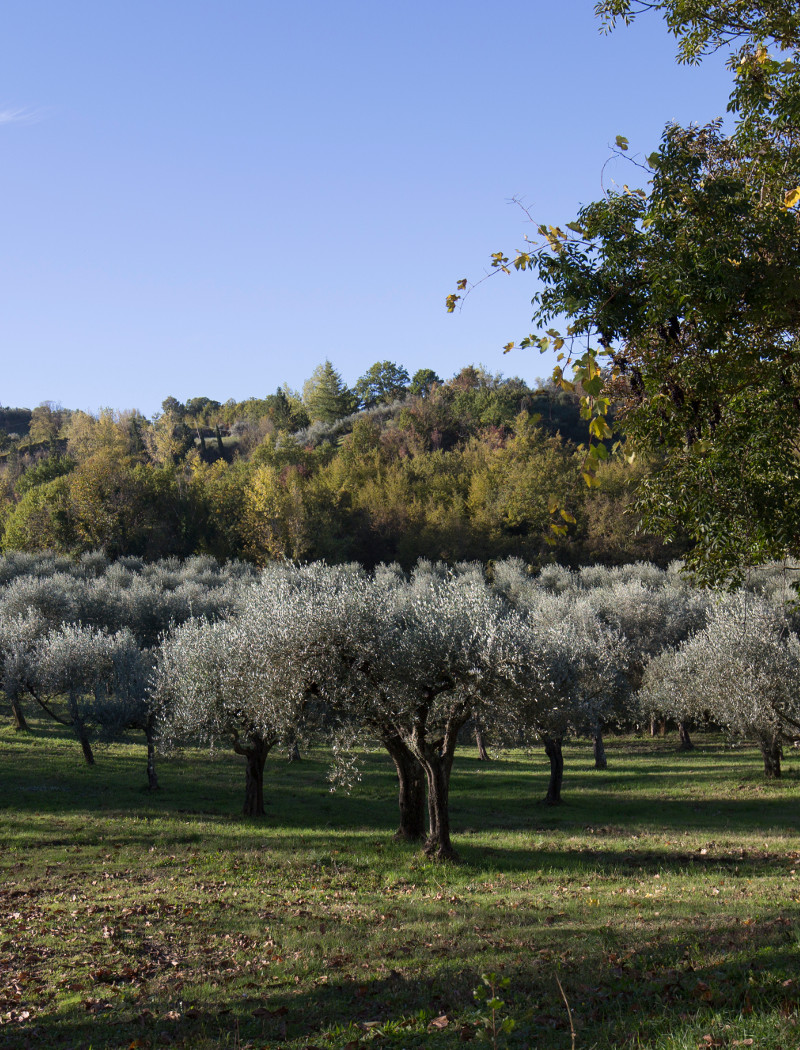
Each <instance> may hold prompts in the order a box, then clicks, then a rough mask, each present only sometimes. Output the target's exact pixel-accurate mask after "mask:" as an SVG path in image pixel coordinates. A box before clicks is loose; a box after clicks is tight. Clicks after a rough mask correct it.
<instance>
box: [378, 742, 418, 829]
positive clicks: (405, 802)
mask: <svg viewBox="0 0 800 1050" xmlns="http://www.w3.org/2000/svg"><path fill="white" fill-rule="evenodd" d="M383 746H384V747H385V748H386V750H387V751H388V752H389V754H390V755H391V756H392V761H393V762H394V768H395V769H396V770H397V789H398V790H397V801H398V804H399V806H400V827H399V828H398V829H397V831H396V832H395V838H397V839H404V840H405V841H407V842H417V841H419V840H420V839H422V838H424V837H425V771H424V770H423V768H422V766H421V765H420V764H419V762H418V761H417V759H416V758H415V757H414V755H413V754H412V753H411V751H409V749H408V748H407V747H406V745H405V744H404V743H403V741H402V740H401V738H400V737H399V736H396V735H395V736H390V735H386V736H384V738H383Z"/></svg>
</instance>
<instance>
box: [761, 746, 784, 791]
mask: <svg viewBox="0 0 800 1050" xmlns="http://www.w3.org/2000/svg"><path fill="white" fill-rule="evenodd" d="M758 743H759V746H760V747H761V754H762V755H763V756H764V776H765V777H767V779H768V780H779V779H780V776H781V758H782V757H783V748H782V747H781V741H780V737H778V736H762V737H761V739H760V740H759V742H758Z"/></svg>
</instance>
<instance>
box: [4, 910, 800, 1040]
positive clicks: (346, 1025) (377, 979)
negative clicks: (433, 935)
mask: <svg viewBox="0 0 800 1050" xmlns="http://www.w3.org/2000/svg"><path fill="white" fill-rule="evenodd" d="M552 932H553V934H554V936H551V937H550V938H549V940H548V941H547V942H545V943H546V944H547V946H546V947H544V948H543V947H541V944H542V943H543V942H542V939H541V937H540V935H539V932H538V931H537V930H535V929H532V930H531V931H530V935H529V941H528V943H527V944H526V943H522V944H521V943H515V944H513V945H511V944H509V945H499V946H498V945H495V946H492V947H491V948H489V949H488V950H487V952H486V954H485V956H484V957H483V958H482V960H481V961H480V963H479V964H478V965H474V964H470V965H467V966H465V965H464V962H463V959H461V958H460V957H459V955H458V953H457V952H451V953H449V954H447V955H439V956H438V957H437V958H435V959H431V960H430V964H429V965H428V966H427V967H424V968H422V969H421V970H420V971H419V972H417V973H414V974H408V973H404V972H402V963H399V964H398V965H399V966H400V969H398V970H393V971H390V972H388V973H385V974H383V975H380V976H374V975H373V976H364V975H363V974H362V973H360V972H359V970H360V960H350V961H349V962H346V963H344V964H343V965H341V966H338V967H337V968H336V969H332V970H330V971H329V972H327V973H324V974H322V975H321V976H320V977H318V978H316V980H315V981H314V982H313V983H312V981H308V980H307V981H305V982H303V983H302V984H300V985H296V984H295V982H294V981H293V980H291V979H289V980H285V981H282V982H274V981H270V980H269V978H266V977H265V979H264V980H263V981H261V982H258V981H249V982H245V983H242V982H238V983H236V985H235V986H233V985H231V986H228V987H226V986H225V984H224V982H221V983H220V985H219V986H218V987H212V988H211V989H209V987H208V986H207V985H206V986H205V987H203V988H202V989H197V990H196V989H195V988H194V987H193V986H192V984H191V982H190V981H185V982H181V983H180V984H179V983H177V982H176V983H175V984H174V985H172V986H170V985H169V984H167V985H166V986H163V987H162V988H161V990H160V992H159V994H156V995H151V996H148V997H147V998H146V1000H145V999H143V998H140V999H139V1000H138V1001H129V1002H127V1003H122V1002H120V995H121V993H122V992H123V991H124V987H123V985H122V984H121V983H120V982H116V981H115V979H114V975H113V974H109V975H108V976H107V977H106V978H104V980H103V981H102V982H100V983H98V984H97V985H96V986H95V987H94V988H93V989H92V990H91V991H90V992H89V993H87V995H86V998H85V999H83V1000H82V1001H80V1002H75V1003H74V1004H73V1005H71V1006H69V1007H63V1008H62V1009H61V1011H60V1012H59V1013H57V1014H56V1013H48V1012H47V1010H43V1011H41V1012H39V1013H35V1014H34V1016H33V1017H31V1018H28V1019H24V1020H18V1019H12V1020H7V1021H6V1023H5V1024H4V1025H3V1027H0V1046H2V1047H3V1048H4V1050H23V1048H24V1050H30V1048H31V1047H42V1048H49V1047H53V1048H55V1047H69V1048H70V1050H79V1048H80V1050H88V1048H89V1047H90V1046H91V1047H92V1050H103V1048H105V1050H109V1048H112V1047H113V1048H122V1047H130V1046H132V1045H133V1046H136V1047H152V1046H159V1045H172V1046H180V1047H186V1048H189V1047H192V1048H198V1047H212V1046H213V1047H217V1046H228V1045H230V1046H234V1045H236V1046H241V1045H247V1044H248V1041H249V1042H250V1043H251V1044H252V1045H254V1046H259V1047H267V1046H269V1047H279V1046H284V1045H286V1044H287V1043H288V1042H290V1041H294V1040H297V1041H298V1044H297V1045H299V1046H309V1045H317V1044H318V1043H319V1042H321V1041H322V1040H325V1041H326V1045H332V1046H334V1047H341V1046H345V1045H347V1044H350V1045H352V1044H353V1042H354V1041H355V1042H356V1043H358V1041H359V1037H361V1038H364V1039H366V1037H367V1034H368V1033H371V1035H372V1036H374V1035H375V1030H376V1029H377V1030H379V1033H380V1035H381V1036H382V1039H381V1041H380V1045H382V1046H398V1047H399V1046H409V1045H414V1046H421V1045H427V1042H428V1040H433V1038H434V1037H435V1043H436V1045H437V1046H438V1047H450V1046H456V1045H461V1043H462V1042H464V1041H466V1040H468V1039H470V1038H471V1037H472V1036H473V1035H474V1034H475V1033H476V1020H477V1017H476V1011H475V1009H474V1001H473V995H472V992H473V989H474V988H475V987H476V986H477V985H478V984H479V983H480V979H481V977H480V975H481V972H482V970H485V969H492V970H498V971H500V972H502V973H503V974H504V975H506V976H508V977H509V979H510V984H509V988H508V990H507V991H504V992H503V996H504V998H505V999H506V1000H507V1003H508V1006H507V1008H506V1011H505V1012H507V1013H508V1014H509V1015H510V1016H513V1017H514V1018H515V1020H516V1022H517V1028H516V1029H515V1031H514V1033H513V1034H512V1035H511V1037H510V1038H509V1039H508V1040H507V1043H506V1045H508V1046H510V1047H529V1046H532V1045H542V1044H541V1039H542V1036H543V1033H544V1032H547V1033H548V1034H547V1036H546V1045H547V1047H548V1050H561V1048H566V1047H568V1046H570V1033H569V1026H568V1021H567V1016H566V1011H565V1009H564V1007H563V1003H562V1000H561V998H560V994H559V992H558V987H557V984H556V975H558V977H559V979H560V980H561V983H562V985H563V987H564V990H565V993H566V995H567V998H568V1000H569V1002H570V1004H571V1009H572V1014H573V1019H574V1023H575V1027H576V1029H577V1032H578V1034H579V1038H580V1043H579V1045H581V1046H591V1047H597V1048H598V1050H605V1048H609V1050H610V1048H612V1047H620V1046H623V1045H626V1044H627V1043H629V1042H630V1043H633V1042H636V1040H637V1039H638V1040H639V1042H638V1043H636V1045H647V1044H648V1041H649V1040H652V1039H654V1038H655V1037H656V1036H658V1035H662V1034H664V1033H666V1032H671V1033H672V1034H673V1036H674V1035H675V1033H676V1032H680V1031H681V1030H685V1031H687V1032H690V1033H693V1038H694V1040H695V1042H696V1041H697V1039H698V1038H702V1033H703V1032H704V1031H707V1030H708V1029H709V1027H713V1026H716V1027H717V1028H719V1027H720V1026H721V1025H723V1024H725V1023H733V1024H736V1023H741V1022H742V1019H743V1018H745V1019H746V1020H749V1021H750V1022H751V1023H753V1024H756V1023H758V1021H759V1019H761V1018H767V1019H768V1020H769V1019H770V1018H772V1019H773V1022H774V1023H782V1024H785V1025H786V1026H788V1027H790V1028H795V1030H796V1025H797V1012H798V981H797V973H798V963H799V962H800V951H799V950H798V936H797V926H796V925H795V924H794V923H793V922H792V920H790V919H788V918H786V917H785V916H783V915H780V914H773V915H771V916H769V917H767V918H764V919H763V920H762V921H760V922H759V923H757V924H752V925H749V926H746V925H744V924H742V923H729V924H717V925H711V926H708V927H704V925H703V923H702V922H698V923H697V925H696V926H695V928H694V929H693V930H691V931H687V932H686V933H685V934H684V935H683V936H678V937H675V936H674V930H670V931H668V932H662V933H661V934H660V935H658V936H656V937H655V938H649V939H647V940H643V941H642V942H641V943H640V944H639V945H638V946H637V945H631V944H626V945H624V946H620V945H618V944H615V945H614V946H609V944H608V943H601V940H600V939H598V938H597V937H594V938H590V939H588V940H587V939H586V938H585V937H583V935H582V934H583V931H582V930H581V929H580V928H578V927H575V926H571V927H565V928H563V929H562V930H560V931H552ZM682 932H683V931H682ZM700 945H702V952H703V954H705V955H706V956H708V954H709V953H712V954H714V955H715V961H714V962H713V963H711V964H706V965H703V964H701V963H700V962H699V961H698V959H699V955H700V950H701V949H700ZM484 963H485V965H484ZM145 1003H146V1005H145ZM6 1006H8V1002H6ZM15 1010H16V1014H17V1015H19V1014H20V1013H21V1012H22V1011H21V1008H20V1006H17V1007H16V1008H15ZM15 1010H14V1009H12V1011H10V1012H11V1014H12V1015H13V1014H14V1013H15ZM437 1017H438V1018H446V1024H445V1025H444V1026H443V1027H438V1028H437V1027H436V1026H435V1025H433V1024H432V1023H431V1022H432V1019H433V1018H437ZM440 1024H441V1022H440ZM234 1033H235V1039H234ZM331 1033H333V1035H332V1037H331V1038H330V1039H329V1036H331ZM137 1040H138V1042H137Z"/></svg>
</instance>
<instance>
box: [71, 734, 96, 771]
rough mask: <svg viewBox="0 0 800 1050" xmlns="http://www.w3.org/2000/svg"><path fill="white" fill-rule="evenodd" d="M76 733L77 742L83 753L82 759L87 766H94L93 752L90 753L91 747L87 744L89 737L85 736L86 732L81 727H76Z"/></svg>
mask: <svg viewBox="0 0 800 1050" xmlns="http://www.w3.org/2000/svg"><path fill="white" fill-rule="evenodd" d="M75 729H76V732H77V734H78V740H79V741H80V744H81V750H82V751H83V757H84V759H85V760H86V765H87V766H93V765H94V752H93V751H92V745H91V744H90V743H89V737H88V736H87V734H86V730H85V729H84V728H83V726H76V727H75Z"/></svg>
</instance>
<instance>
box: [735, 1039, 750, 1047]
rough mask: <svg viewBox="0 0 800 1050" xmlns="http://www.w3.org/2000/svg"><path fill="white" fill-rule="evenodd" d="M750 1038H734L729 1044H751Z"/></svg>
mask: <svg viewBox="0 0 800 1050" xmlns="http://www.w3.org/2000/svg"><path fill="white" fill-rule="evenodd" d="M752 1045H753V1040H752V1039H734V1040H733V1042H732V1043H731V1046H752Z"/></svg>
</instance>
